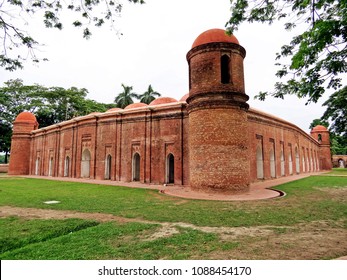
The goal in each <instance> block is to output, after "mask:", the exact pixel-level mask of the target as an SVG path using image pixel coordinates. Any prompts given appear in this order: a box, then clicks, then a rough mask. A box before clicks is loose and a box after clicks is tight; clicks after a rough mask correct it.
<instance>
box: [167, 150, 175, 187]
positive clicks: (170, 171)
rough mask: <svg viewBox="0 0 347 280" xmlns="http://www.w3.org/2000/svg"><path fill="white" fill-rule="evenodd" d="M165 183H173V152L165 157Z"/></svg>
mask: <svg viewBox="0 0 347 280" xmlns="http://www.w3.org/2000/svg"><path fill="white" fill-rule="evenodd" d="M165 181H166V183H167V184H174V183H175V157H174V155H173V154H171V153H170V154H168V156H167V157H166V180H165Z"/></svg>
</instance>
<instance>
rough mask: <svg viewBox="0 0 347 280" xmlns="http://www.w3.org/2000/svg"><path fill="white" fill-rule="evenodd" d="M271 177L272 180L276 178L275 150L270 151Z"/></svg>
mask: <svg viewBox="0 0 347 280" xmlns="http://www.w3.org/2000/svg"><path fill="white" fill-rule="evenodd" d="M270 175H271V177H272V178H275V177H276V161H275V151H274V149H273V148H271V149H270Z"/></svg>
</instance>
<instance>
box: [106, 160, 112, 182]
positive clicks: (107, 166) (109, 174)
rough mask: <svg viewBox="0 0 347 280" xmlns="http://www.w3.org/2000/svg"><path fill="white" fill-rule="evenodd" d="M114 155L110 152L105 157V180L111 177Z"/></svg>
mask: <svg viewBox="0 0 347 280" xmlns="http://www.w3.org/2000/svg"><path fill="white" fill-rule="evenodd" d="M111 166H112V156H111V155H110V154H108V155H107V156H106V159H105V180H110V179H111Z"/></svg>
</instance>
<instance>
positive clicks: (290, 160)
mask: <svg viewBox="0 0 347 280" xmlns="http://www.w3.org/2000/svg"><path fill="white" fill-rule="evenodd" d="M288 165H289V175H293V158H292V151H291V150H290V151H289V154H288Z"/></svg>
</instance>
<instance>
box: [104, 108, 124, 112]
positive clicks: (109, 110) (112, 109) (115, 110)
mask: <svg viewBox="0 0 347 280" xmlns="http://www.w3.org/2000/svg"><path fill="white" fill-rule="evenodd" d="M121 110H123V109H122V108H111V109H108V110H107V111H106V112H117V111H121Z"/></svg>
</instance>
